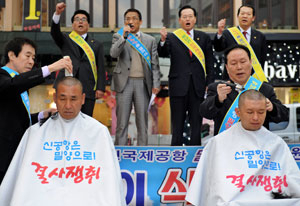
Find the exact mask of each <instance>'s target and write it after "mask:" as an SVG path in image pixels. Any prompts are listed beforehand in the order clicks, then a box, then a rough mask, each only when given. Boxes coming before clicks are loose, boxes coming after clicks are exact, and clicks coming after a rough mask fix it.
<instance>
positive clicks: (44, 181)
mask: <svg viewBox="0 0 300 206" xmlns="http://www.w3.org/2000/svg"><path fill="white" fill-rule="evenodd" d="M31 165H33V166H36V169H35V170H34V172H35V173H37V176H38V177H39V179H41V180H42V182H41V183H42V184H48V183H49V182H48V181H47V178H46V177H45V173H46V170H47V168H48V167H47V166H41V165H40V164H39V163H37V162H32V163H31ZM38 172H40V173H38Z"/></svg>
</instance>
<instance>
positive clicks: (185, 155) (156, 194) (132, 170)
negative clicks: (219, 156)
mask: <svg viewBox="0 0 300 206" xmlns="http://www.w3.org/2000/svg"><path fill="white" fill-rule="evenodd" d="M289 147H290V149H291V152H292V154H293V156H294V158H295V160H296V162H297V164H298V166H299V168H300V144H290V145H289ZM116 151H117V155H118V159H119V162H120V167H121V172H122V178H123V180H124V182H125V185H126V186H125V188H126V189H125V192H126V203H127V205H130V206H152V205H153V206H157V205H168V206H179V205H180V206H182V205H188V204H187V203H186V202H185V201H184V199H185V195H186V192H187V189H188V187H189V185H190V182H191V180H192V178H193V175H194V172H195V170H196V166H197V163H198V161H199V159H200V157H201V153H202V151H203V147H196V146H195V147H192V146H191V147H161V146H157V147H130V146H128V147H127V146H123V147H121V146H116ZM260 157H261V155H258V158H260ZM245 158H247V156H245ZM274 169H276V168H274Z"/></svg>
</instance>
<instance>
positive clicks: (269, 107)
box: [266, 98, 273, 112]
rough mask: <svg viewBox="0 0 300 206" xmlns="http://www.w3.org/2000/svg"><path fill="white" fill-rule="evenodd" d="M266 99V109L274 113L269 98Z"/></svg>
mask: <svg viewBox="0 0 300 206" xmlns="http://www.w3.org/2000/svg"><path fill="white" fill-rule="evenodd" d="M266 99H267V100H266V109H267V111H268V112H272V111H273V104H272V102H271V101H270V100H269V99H268V98H266Z"/></svg>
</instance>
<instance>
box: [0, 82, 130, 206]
mask: <svg viewBox="0 0 300 206" xmlns="http://www.w3.org/2000/svg"><path fill="white" fill-rule="evenodd" d="M53 98H54V101H55V103H56V106H57V110H58V114H57V115H56V116H52V117H51V118H49V119H48V120H47V121H46V122H45V123H43V124H35V125H33V126H31V127H30V128H29V129H27V131H26V132H25V134H24V136H23V138H22V141H21V143H20V144H19V147H18V149H17V151H16V153H15V155H14V158H13V160H12V162H11V164H10V166H9V169H8V172H7V173H6V176H5V177H4V180H3V182H2V184H1V187H0V205H1V206H8V205H14V206H25V205H28V206H29V205H30V206H35V205H36V206H39V205H43V206H47V205H49V206H50V205H51V206H53V205H55V206H65V205H88V206H107V205H113V206H123V205H126V203H125V195H124V194H123V185H122V179H121V172H120V167H119V163H118V159H117V155H116V151H115V149H114V145H113V142H112V139H111V136H110V134H109V131H108V129H107V128H106V127H105V126H104V125H102V124H101V123H99V122H98V121H96V120H95V119H93V118H92V117H90V116H88V115H86V114H83V113H81V112H80V109H81V106H82V105H83V104H84V99H85V94H84V93H83V92H82V85H81V83H80V81H79V80H77V79H75V78H73V77H65V78H63V79H62V80H60V81H59V83H58V84H57V87H56V92H55V93H54V95H53Z"/></svg>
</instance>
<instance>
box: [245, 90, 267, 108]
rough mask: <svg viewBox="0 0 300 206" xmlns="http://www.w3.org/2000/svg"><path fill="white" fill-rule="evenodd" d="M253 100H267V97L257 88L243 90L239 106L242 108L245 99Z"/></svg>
mask: <svg viewBox="0 0 300 206" xmlns="http://www.w3.org/2000/svg"><path fill="white" fill-rule="evenodd" d="M246 99H247V100H253V101H262V100H263V101H265V102H266V97H265V96H264V95H263V94H262V93H260V92H259V91H257V90H254V89H249V90H247V91H245V92H243V93H242V94H241V95H240V97H239V108H241V107H242V106H243V105H244V104H245V100H246Z"/></svg>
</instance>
